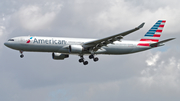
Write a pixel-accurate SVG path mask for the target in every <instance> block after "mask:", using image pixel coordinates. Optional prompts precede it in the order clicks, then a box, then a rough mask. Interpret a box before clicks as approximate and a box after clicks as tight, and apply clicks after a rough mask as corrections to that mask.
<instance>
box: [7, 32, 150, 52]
mask: <svg viewBox="0 0 180 101" xmlns="http://www.w3.org/2000/svg"><path fill="white" fill-rule="evenodd" d="M12 39H13V40H9V41H8V42H5V43H4V44H5V45H6V46H7V47H9V48H12V49H15V50H20V51H31V52H57V53H65V54H90V52H86V51H83V52H81V53H79V52H77V53H76V52H72V53H70V52H69V49H68V47H69V45H82V44H83V43H85V42H89V41H93V40H95V39H85V38H63V37H36V36H33V37H31V36H22V37H15V38H12ZM138 43H142V42H140V41H127V40H121V41H115V42H113V43H112V44H108V45H107V46H103V47H101V48H100V49H98V51H96V52H95V54H114V55H118V54H129V53H135V52H139V51H144V50H147V49H150V48H151V47H149V46H138ZM144 43H147V42H144Z"/></svg>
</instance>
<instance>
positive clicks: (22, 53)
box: [19, 50, 24, 58]
mask: <svg viewBox="0 0 180 101" xmlns="http://www.w3.org/2000/svg"><path fill="white" fill-rule="evenodd" d="M19 52H20V53H21V55H20V57H21V58H23V57H24V55H23V51H21V50H20V51H19Z"/></svg>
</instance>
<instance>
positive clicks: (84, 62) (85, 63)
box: [79, 56, 88, 65]
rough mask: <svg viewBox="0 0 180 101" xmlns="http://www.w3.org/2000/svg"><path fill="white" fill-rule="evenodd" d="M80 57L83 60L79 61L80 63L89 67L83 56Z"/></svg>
mask: <svg viewBox="0 0 180 101" xmlns="http://www.w3.org/2000/svg"><path fill="white" fill-rule="evenodd" d="M80 57H81V58H80V59H79V62H80V63H82V62H83V64H84V65H87V64H88V61H84V57H83V56H80Z"/></svg>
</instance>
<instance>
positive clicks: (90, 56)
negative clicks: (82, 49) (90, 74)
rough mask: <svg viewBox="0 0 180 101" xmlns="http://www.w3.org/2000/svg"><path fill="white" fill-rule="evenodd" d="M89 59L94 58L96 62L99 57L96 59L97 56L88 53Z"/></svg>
mask: <svg viewBox="0 0 180 101" xmlns="http://www.w3.org/2000/svg"><path fill="white" fill-rule="evenodd" d="M89 59H93V60H94V62H96V61H98V60H99V59H98V57H94V55H92V54H91V55H89Z"/></svg>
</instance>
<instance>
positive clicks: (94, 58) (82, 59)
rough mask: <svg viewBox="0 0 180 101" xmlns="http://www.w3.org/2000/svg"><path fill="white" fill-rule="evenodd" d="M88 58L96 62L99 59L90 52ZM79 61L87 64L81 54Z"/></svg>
mask: <svg viewBox="0 0 180 101" xmlns="http://www.w3.org/2000/svg"><path fill="white" fill-rule="evenodd" d="M89 59H93V60H94V62H97V61H98V60H99V59H98V57H94V55H92V54H91V55H89ZM79 62H80V63H83V64H84V65H87V64H88V61H85V60H84V57H83V55H82V56H80V59H79Z"/></svg>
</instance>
